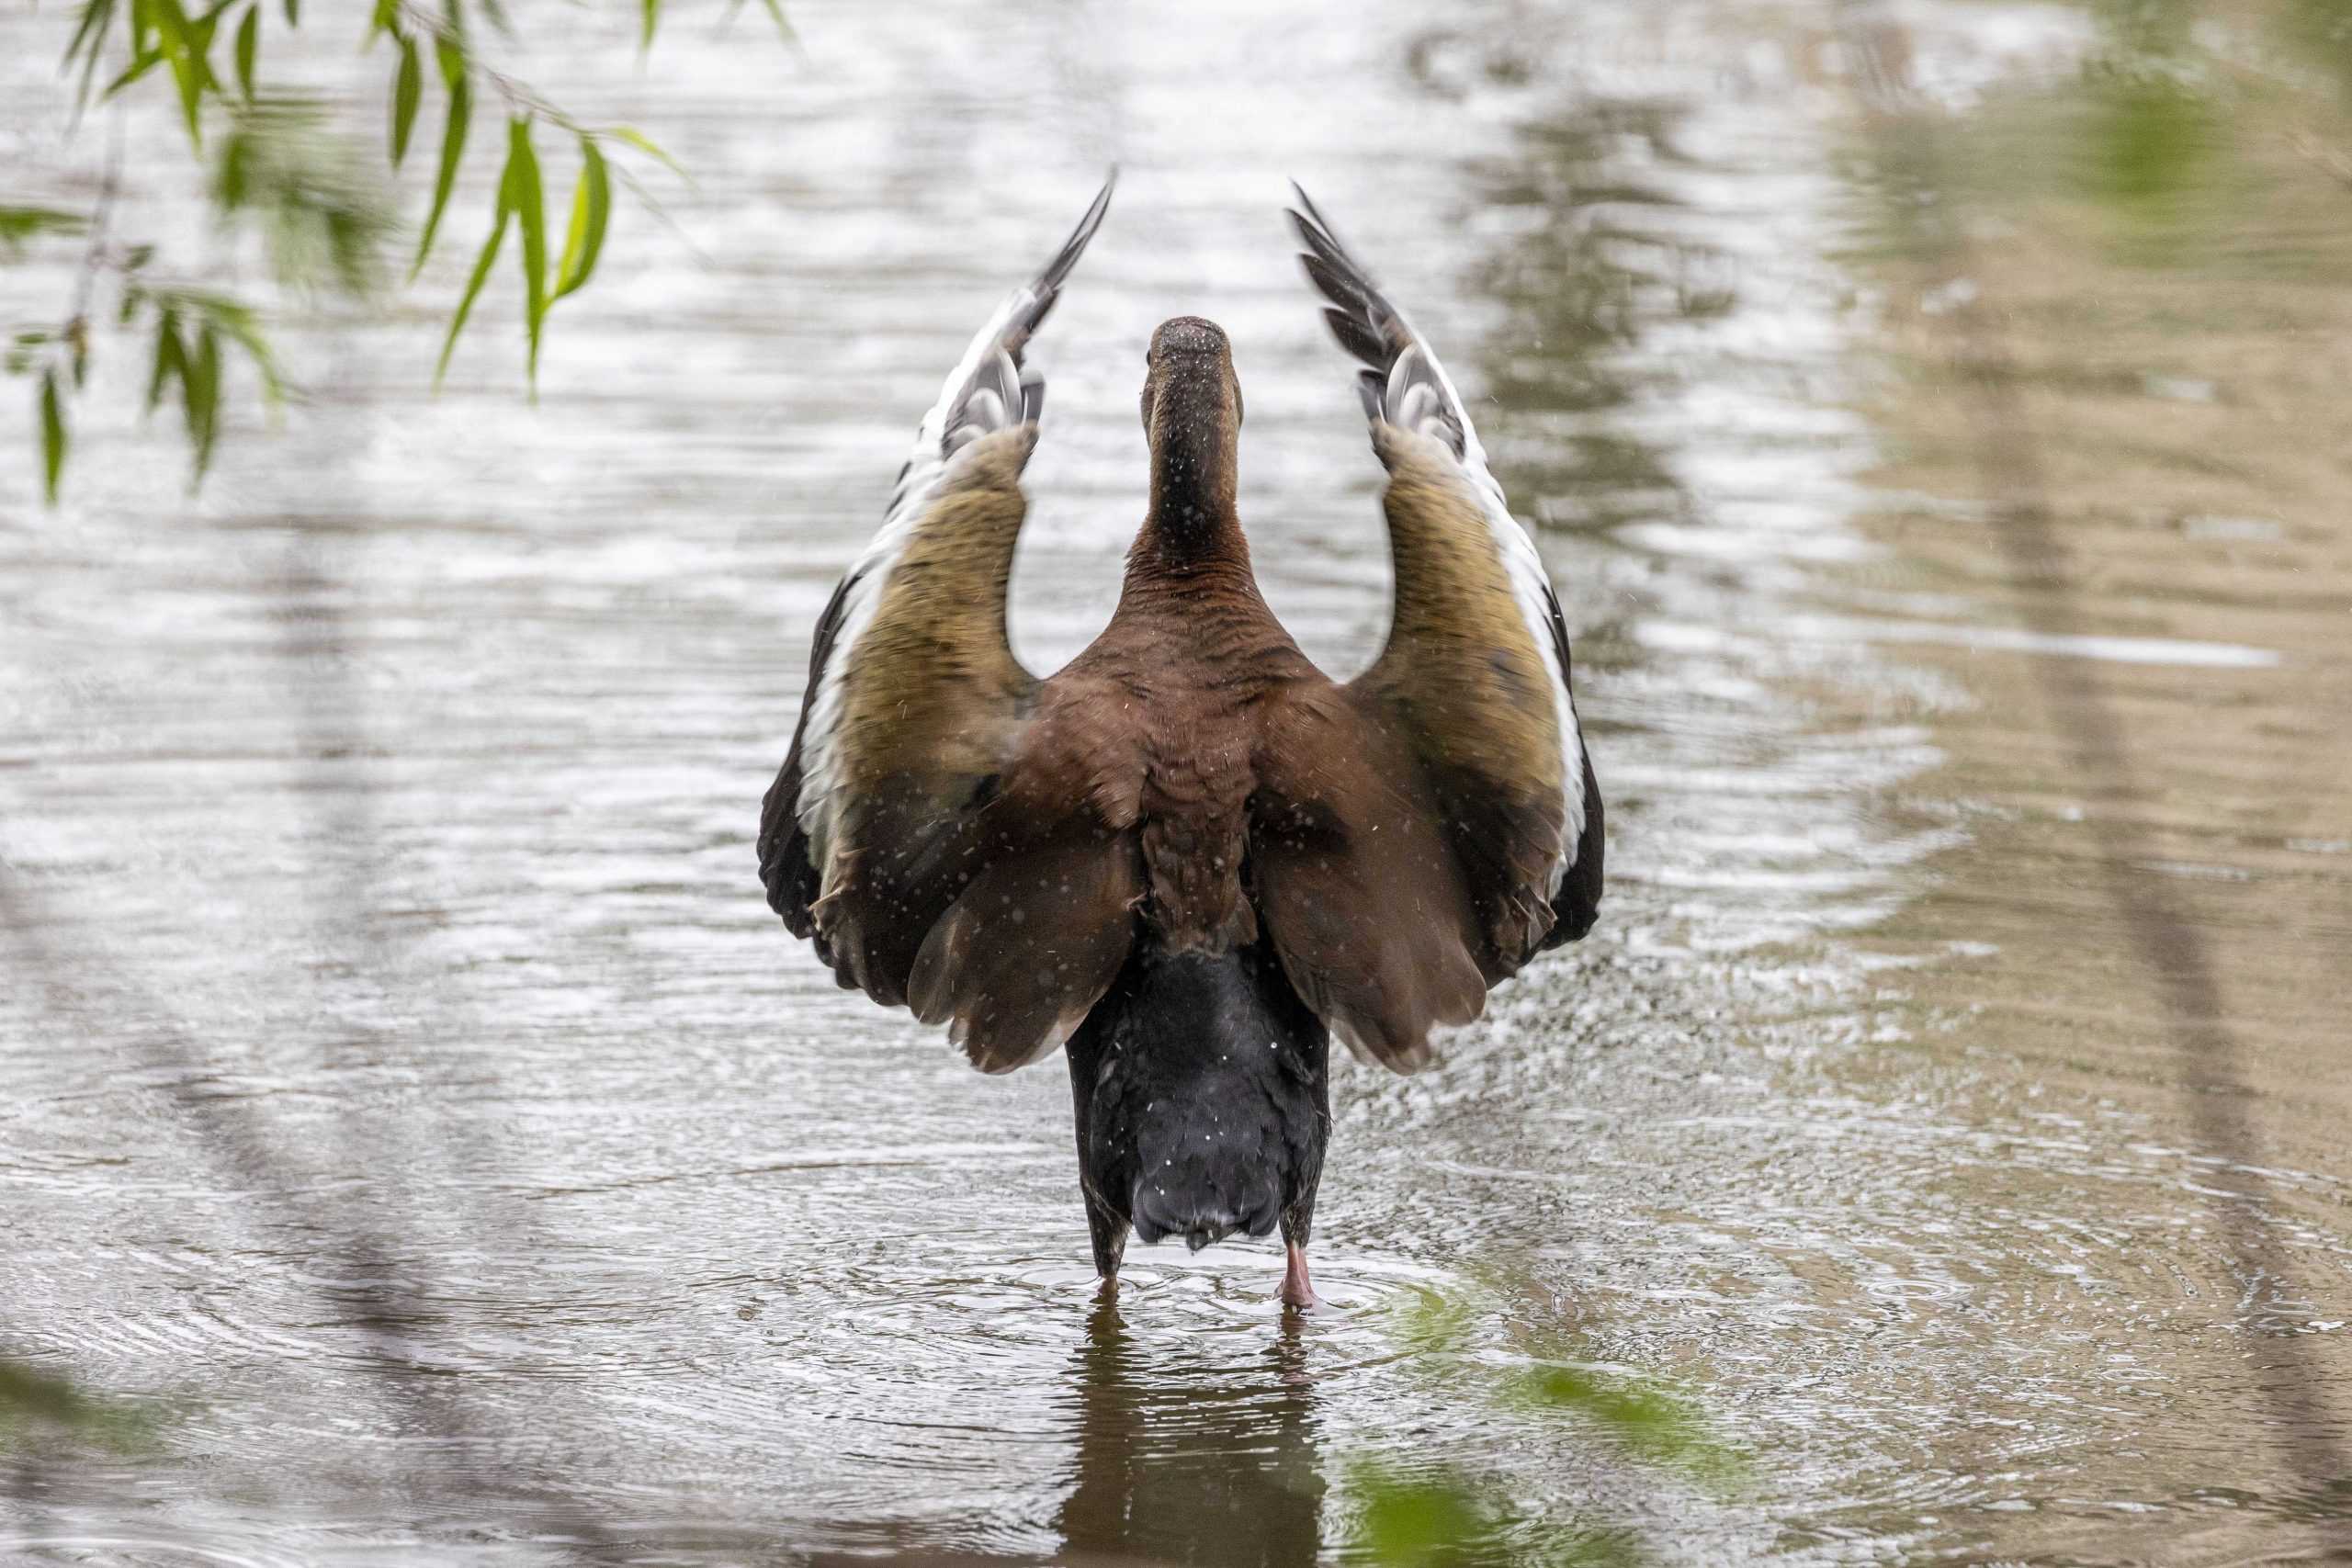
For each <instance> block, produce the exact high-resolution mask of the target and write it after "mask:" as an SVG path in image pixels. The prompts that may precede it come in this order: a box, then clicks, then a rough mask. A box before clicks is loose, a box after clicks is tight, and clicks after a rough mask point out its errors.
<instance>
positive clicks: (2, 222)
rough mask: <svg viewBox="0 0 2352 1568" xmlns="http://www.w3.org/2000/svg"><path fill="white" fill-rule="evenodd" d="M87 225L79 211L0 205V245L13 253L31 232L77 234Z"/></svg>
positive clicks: (28, 237)
mask: <svg viewBox="0 0 2352 1568" xmlns="http://www.w3.org/2000/svg"><path fill="white" fill-rule="evenodd" d="M88 226H89V225H88V222H87V220H85V219H84V218H83V217H82V215H81V214H80V213H78V212H61V211H59V210H58V209H55V208H53V207H0V246H5V247H6V249H7V251H8V253H9V254H11V255H14V254H17V252H18V251H20V250H22V249H23V248H24V243H25V242H26V241H27V240H29V239H31V238H32V237H33V236H34V235H35V234H78V233H80V232H81V231H83V230H84V229H85V228H87V227H88Z"/></svg>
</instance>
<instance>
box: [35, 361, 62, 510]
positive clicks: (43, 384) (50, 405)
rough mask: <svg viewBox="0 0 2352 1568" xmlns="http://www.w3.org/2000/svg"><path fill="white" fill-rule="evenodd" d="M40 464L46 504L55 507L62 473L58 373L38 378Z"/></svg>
mask: <svg viewBox="0 0 2352 1568" xmlns="http://www.w3.org/2000/svg"><path fill="white" fill-rule="evenodd" d="M40 460H41V469H42V472H43V474H44V475H45V477H46V483H47V490H48V495H49V503H50V504H51V506H55V505H56V504H57V481H58V479H59V478H60V477H61V476H62V474H63V473H64V472H65V413H64V411H63V410H62V409H61V408H59V407H58V403H57V372H56V371H55V370H44V371H42V372H41V374H40Z"/></svg>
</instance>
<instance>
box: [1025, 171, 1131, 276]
mask: <svg viewBox="0 0 2352 1568" xmlns="http://www.w3.org/2000/svg"><path fill="white" fill-rule="evenodd" d="M1118 184H1119V165H1118V164H1112V165H1111V168H1110V172H1109V173H1108V174H1106V175H1103V188H1102V189H1101V190H1098V191H1096V192H1095V193H1094V199H1093V200H1092V201H1091V202H1090V203H1089V204H1088V205H1087V209H1086V215H1085V216H1084V217H1082V218H1080V220H1078V227H1077V228H1075V229H1072V230H1071V231H1069V239H1067V240H1064V241H1063V242H1062V248H1061V249H1060V250H1058V251H1057V252H1055V253H1054V259H1053V260H1052V261H1049V262H1047V263H1046V270H1045V271H1044V272H1042V273H1040V274H1039V275H1038V278H1037V281H1038V282H1039V283H1040V284H1041V285H1042V286H1043V287H1044V288H1048V289H1050V288H1058V287H1059V286H1060V284H1061V281H1062V279H1064V278H1066V277H1068V276H1069V273H1070V268H1072V267H1074V266H1076V265H1078V258H1079V257H1080V255H1083V254H1085V252H1086V247H1087V245H1088V244H1089V243H1091V241H1092V240H1093V238H1094V233H1095V231H1096V230H1098V229H1100V228H1102V227H1103V217H1104V215H1105V214H1107V213H1108V212H1109V211H1110V210H1111V192H1112V191H1113V190H1114V189H1116V188H1117V186H1118Z"/></svg>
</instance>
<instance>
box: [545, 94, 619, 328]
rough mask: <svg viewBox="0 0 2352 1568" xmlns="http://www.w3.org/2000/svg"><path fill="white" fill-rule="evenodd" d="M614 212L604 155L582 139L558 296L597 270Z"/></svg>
mask: <svg viewBox="0 0 2352 1568" xmlns="http://www.w3.org/2000/svg"><path fill="white" fill-rule="evenodd" d="M612 211H613V187H612V181H611V178H610V176H609V175H607V174H606V172H605V155H604V154H603V153H602V152H598V151H597V150H596V142H595V139H594V138H593V137H588V136H583V137H582V138H581V139H580V184H579V186H577V187H576V188H575V189H574V190H573V191H572V193H571V231H569V232H568V233H566V234H565V235H564V239H563V259H562V260H561V261H560V262H558V263H557V264H556V268H555V299H550V300H548V303H549V304H550V305H552V304H553V303H555V300H556V299H562V298H563V297H564V296H565V295H567V294H569V293H571V292H572V291H573V290H574V289H576V288H579V287H580V286H581V285H582V284H583V283H585V282H587V281H588V275H589V274H590V273H593V272H594V271H595V270H596V255H597V253H598V252H600V251H602V250H603V249H604V248H605V221H606V220H608V219H610V218H611V216H612Z"/></svg>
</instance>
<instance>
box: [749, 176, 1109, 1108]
mask: <svg viewBox="0 0 2352 1568" xmlns="http://www.w3.org/2000/svg"><path fill="white" fill-rule="evenodd" d="M1110 200H1111V185H1110V183H1108V182H1106V183H1105V184H1104V185H1103V190H1102V193H1101V194H1100V195H1098V196H1097V197H1095V198H1094V204H1093V205H1092V206H1091V207H1090V208H1089V209H1087V212H1086V216H1085V218H1084V219H1082V220H1080V223H1079V225H1078V228H1077V229H1076V231H1073V232H1072V233H1071V235H1070V237H1069V241H1068V243H1065V244H1064V245H1063V246H1062V248H1061V250H1060V251H1059V252H1058V253H1057V254H1056V255H1055V256H1054V258H1053V260H1052V261H1050V262H1048V263H1047V264H1046V267H1045V269H1044V270H1043V271H1042V272H1040V273H1039V274H1038V275H1037V276H1036V277H1035V279H1034V280H1032V281H1031V282H1030V283H1029V284H1028V285H1027V286H1026V287H1025V288H1021V289H1019V290H1017V291H1016V292H1015V293H1014V294H1013V295H1012V297H1011V298H1010V299H1007V300H1006V301H1005V302H1004V304H1003V305H1002V306H1001V307H1000V308H999V309H998V310H997V312H996V314H995V315H994V316H993V317H991V318H990V319H989V323H988V325H987V326H985V327H983V328H981V329H980V332H979V334H978V336H977V337H975V338H973V340H972V343H971V346H970V347H969V348H968V349H967V350H966V352H965V355H964V357H963V359H962V360H961V362H959V363H958V364H957V365H956V368H955V369H954V370H953V371H951V372H949V374H948V377H947V380H946V382H945V384H944V386H943V387H942V389H941V390H940V396H939V401H938V402H937V403H935V404H933V407H932V409H931V412H929V413H927V414H925V415H924V416H923V421H922V427H921V429H920V430H919V432H918V433H917V436H916V441H915V449H914V454H913V456H912V457H910V458H909V459H908V462H907V466H906V467H905V468H903V469H902V470H900V472H899V483H898V489H897V491H896V493H895V494H894V495H893V496H892V497H891V500H890V505H889V510H888V513H887V514H886V516H885V518H884V521H883V525H882V528H881V531H880V532H879V533H877V534H876V536H875V538H874V541H873V543H872V544H871V545H869V546H868V547H866V549H865V553H864V554H863V555H861V556H860V557H859V558H858V559H857V562H856V564H855V565H854V566H853V567H851V568H850V570H849V573H848V575H847V576H845V577H844V578H842V582H841V586H840V587H839V588H837V589H835V590H834V592H833V597H832V602H831V604H828V605H827V606H826V608H825V613H824V615H823V616H822V617H821V618H820V620H819V621H818V623H817V632H816V638H815V643H814V646H813V649H812V650H811V652H810V655H809V691H808V695H807V697H806V698H805V700H804V701H803V703H802V705H801V711H800V723H799V728H797V730H796V731H795V732H794V735H793V739H792V750H791V752H790V754H789V755H788V756H787V757H786V759H785V762H784V767H783V770H782V772H780V773H778V774H777V775H776V780H775V785H774V786H773V787H771V788H770V789H769V791H768V794H767V799H766V802H765V805H764V807H763V811H762V813H761V818H760V840H759V851H760V880H761V881H762V883H763V884H764V885H765V886H766V888H767V895H768V903H769V905H770V906H771V907H772V908H775V911H776V913H777V914H779V915H781V916H783V917H784V921H785V924H786V925H787V926H789V927H790V928H791V930H792V931H793V933H794V934H795V935H797V936H802V937H807V938H809V939H811V940H812V941H813V942H815V944H816V947H817V951H818V953H819V955H820V957H822V958H823V959H824V960H825V962H826V963H827V964H831V966H832V969H833V972H834V974H835V975H836V976H838V977H839V978H840V980H841V982H842V985H843V986H854V987H857V988H859V989H861V990H863V991H865V993H866V994H867V995H868V996H870V997H872V998H874V999H875V1000H876V1001H878V1002H881V1003H884V1004H885V1005H897V1004H899V1003H904V1004H906V1005H907V1006H909V1007H910V1008H912V1009H913V1010H914V1011H915V1013H916V1015H917V1016H918V1017H920V1018H922V1020H923V1021H926V1022H931V1023H947V1024H950V1025H951V1026H952V1028H953V1030H954V1032H955V1036H956V1039H957V1041H958V1042H959V1043H962V1044H963V1045H964V1047H965V1049H966V1051H967V1053H968V1054H969V1055H971V1058H972V1060H973V1062H974V1064H975V1065H976V1066H980V1067H983V1068H985V1069H987V1070H989V1071H1004V1070H1007V1069H1009V1068H1012V1067H1016V1066H1021V1065H1022V1064H1023V1063H1024V1062H1028V1061H1031V1060H1034V1059H1035V1058H1036V1057H1038V1056H1040V1055H1045V1054H1046V1053H1047V1052H1049V1051H1051V1050H1052V1049H1053V1048H1054V1047H1055V1046H1056V1045H1058V1044H1059V1043H1061V1041H1062V1039H1063V1038H1064V1037H1065V1036H1066V1035H1067V1034H1068V1033H1069V1031H1070V1030H1071V1029H1072V1028H1075V1027H1076V1026H1077V1024H1078V1023H1079V1021H1080V1020H1082V1019H1083V1018H1084V1017H1085V1016H1086V1012H1087V1010H1089V1009H1090V1008H1091V1007H1092V1005H1093V1004H1094V1002H1095V1000H1096V998H1099V997H1100V996H1101V995H1102V993H1103V990H1104V989H1105V988H1106V987H1108V986H1109V985H1110V983H1111V981H1112V980H1113V979H1114V977H1115V976H1117V973H1118V970H1119V966H1120V964H1122V963H1123V962H1124V961H1125V956H1126V952H1127V947H1128V945H1129V943H1130V942H1131V941H1132V939H1133V922H1134V916H1133V912H1132V906H1133V904H1134V901H1135V898H1136V895H1137V893H1138V890H1139V885H1138V883H1137V880H1136V878H1137V876H1138V874H1139V873H1138V871H1137V867H1136V860H1135V857H1134V854H1133V851H1132V846H1131V845H1129V844H1127V843H1125V842H1124V841H1122V840H1120V839H1119V838H1118V837H1117V835H1116V834H1115V832H1114V830H1113V829H1110V828H1108V827H1106V826H1105V825H1104V824H1103V823H1102V822H1100V821H1099V820H1096V819H1095V818H1094V817H1093V815H1092V813H1091V811H1090V809H1089V803H1088V801H1087V799H1086V797H1085V796H1084V795H1083V794H1082V792H1073V791H1071V790H1070V789H1069V787H1068V780H1069V778H1070V777H1071V769H1072V767H1074V766H1078V765H1080V763H1082V759H1081V758H1077V757H1074V756H1072V755H1071V754H1070V753H1071V752H1072V750H1073V749H1074V748H1077V747H1079V746H1080V744H1081V741H1080V738H1078V737H1077V736H1076V735H1075V734H1074V732H1073V729H1072V727H1070V726H1069V725H1067V724H1063V723H1059V722H1055V721H1054V720H1053V717H1052V715H1051V713H1050V712H1047V713H1045V714H1043V715H1041V714H1040V713H1039V712H1038V711H1037V699H1038V695H1039V693H1040V691H1041V689H1042V688H1041V686H1040V683H1039V682H1038V681H1037V680H1036V678H1035V677H1034V676H1033V675H1031V674H1030V673H1029V672H1028V671H1026V670H1024V669H1023V668H1022V667H1021V665H1020V663H1019V661H1017V660H1015V659H1014V658H1013V656H1012V647H1011V645H1010V643H1009V642H1008V641H1007V639H1006V636H1005V593H1006V589H1007V587H1008V585H1009V584H1010V581H1011V579H1012V551H1013V543H1014V540H1015V539H1016V537H1017V536H1019V534H1020V531H1021V525H1022V521H1023V517H1024V516H1025V515H1026V513H1027V510H1028V503H1027V501H1026V499H1025V498H1024V497H1023V494H1022V492H1021V486H1020V478H1021V471H1022V468H1023V465H1024V464H1026V463H1027V461H1028V458H1029V453H1030V451H1031V449H1032V448H1033V447H1034V446H1035V445H1036V440H1037V415H1038V411H1039V409H1040V408H1041V407H1042V406H1043V404H1044V400H1045V380H1044V378H1043V377H1041V376H1040V375H1039V374H1038V373H1037V371H1036V370H1035V368H1033V367H1024V366H1023V363H1022V351H1023V347H1024V346H1025V345H1026V344H1027V343H1028V341H1029V337H1030V334H1031V333H1034V332H1035V330H1036V328H1037V326H1038V323H1040V322H1041V321H1044V320H1045V318H1046V312H1047V311H1049V310H1052V309H1053V306H1054V301H1055V299H1056V298H1057V295H1058V293H1059V291H1060V288H1061V284H1062V282H1063V280H1064V279H1065V278H1066V277H1067V276H1069V271H1070V268H1071V267H1072V266H1074V265H1076V264H1077V262H1078V258H1079V254H1080V252H1082V251H1083V250H1084V249H1085V248H1086V243H1087V242H1088V241H1089V240H1091V239H1092V238H1093V237H1094V231H1095V230H1096V229H1097V228H1098V227H1099V226H1100V225H1101V223H1102V221H1103V212H1104V210H1105V209H1107V208H1108V206H1109V205H1110ZM1080 776H1082V774H1081V775H1080ZM1057 786H1059V787H1057Z"/></svg>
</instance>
